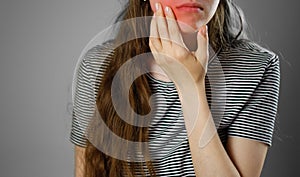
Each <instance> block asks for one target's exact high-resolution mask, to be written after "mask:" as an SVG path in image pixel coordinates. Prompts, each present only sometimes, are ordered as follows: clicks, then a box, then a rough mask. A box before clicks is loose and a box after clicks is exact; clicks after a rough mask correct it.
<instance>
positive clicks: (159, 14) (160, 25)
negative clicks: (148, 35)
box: [155, 3, 170, 47]
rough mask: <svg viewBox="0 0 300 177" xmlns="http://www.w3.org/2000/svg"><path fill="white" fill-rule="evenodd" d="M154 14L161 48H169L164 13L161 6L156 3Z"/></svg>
mask: <svg viewBox="0 0 300 177" xmlns="http://www.w3.org/2000/svg"><path fill="white" fill-rule="evenodd" d="M155 6H156V13H155V18H156V21H157V29H158V30H157V31H158V34H159V37H160V38H161V43H162V46H163V47H164V46H169V45H170V38H169V32H168V25H167V22H166V18H165V15H164V11H163V9H162V6H161V4H160V3H156V4H155Z"/></svg>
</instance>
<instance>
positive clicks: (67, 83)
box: [0, 0, 300, 177]
mask: <svg viewBox="0 0 300 177" xmlns="http://www.w3.org/2000/svg"><path fill="white" fill-rule="evenodd" d="M237 3H238V4H239V5H240V6H241V7H242V9H243V10H244V13H245V16H246V18H247V19H248V22H249V27H250V30H251V31H252V33H251V36H252V38H253V39H254V40H255V41H257V42H258V43H259V44H262V45H263V46H265V47H267V48H269V49H271V50H273V51H275V52H276V53H277V54H278V55H279V56H280V59H281V90H280V94H281V95H280V102H279V104H280V106H279V112H278V114H279V118H278V127H279V128H277V130H276V134H275V135H274V141H273V146H272V147H271V148H270V151H269V153H268V157H267V160H266V163H265V167H264V170H263V174H262V176H263V177H269V176H272V177H282V176H284V177H292V176H296V175H297V174H298V169H297V168H298V167H299V164H300V162H299V147H297V146H298V144H299V137H298V136H299V133H300V131H299V128H298V127H299V124H300V122H299V120H300V119H299V118H300V117H299V116H298V110H299V108H300V107H299V103H298V100H299V92H298V91H299V79H298V77H299V69H300V66H299V63H300V62H299V57H298V55H297V52H298V51H299V46H300V45H299V40H300V39H299V37H300V35H299V31H300V29H299V20H298V17H299V16H300V14H299V10H298V7H299V2H298V1H295V0H293V1H292V0H285V1H278V0H251V1H249V0H237ZM119 9H120V5H119V2H118V1H117V0H85V1H79V0H2V1H1V2H0V44H1V46H0V59H1V60H0V81H1V82H0V118H1V123H0V143H1V146H0V149H1V150H0V176H1V177H68V176H73V163H74V162H73V145H72V144H71V143H70V142H69V133H70V125H71V114H70V111H71V106H70V103H71V84H72V78H73V71H74V68H75V65H76V62H77V60H78V57H79V55H80V53H81V50H82V49H83V48H84V47H85V45H86V44H87V43H88V42H89V41H90V40H91V38H93V37H94V36H95V35H96V34H97V33H98V32H99V31H101V30H103V29H104V28H106V27H107V26H108V25H109V24H111V23H112V22H113V19H114V17H115V16H116V14H117V13H118V11H119Z"/></svg>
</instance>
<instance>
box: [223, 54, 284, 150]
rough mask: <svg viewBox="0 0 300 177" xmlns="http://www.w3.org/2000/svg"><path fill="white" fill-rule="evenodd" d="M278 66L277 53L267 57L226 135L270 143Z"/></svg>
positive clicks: (275, 108)
mask: <svg viewBox="0 0 300 177" xmlns="http://www.w3.org/2000/svg"><path fill="white" fill-rule="evenodd" d="M279 86H280V67H279V58H278V56H277V55H273V57H271V58H269V62H268V65H267V67H266V69H265V72H264V74H263V76H262V78H261V80H260V83H259V84H258V86H257V87H256V89H255V90H254V92H253V94H252V95H251V97H250V98H249V99H248V100H247V102H246V104H245V105H244V107H243V108H242V110H241V111H240V112H239V113H238V116H237V117H236V118H235V119H234V120H233V122H232V124H231V125H230V126H229V128H228V136H237V137H243V138H248V139H252V140H256V141H260V142H263V143H265V144H267V145H269V146H271V145H272V136H273V131H274V124H275V119H276V116H277V107H278V99H279Z"/></svg>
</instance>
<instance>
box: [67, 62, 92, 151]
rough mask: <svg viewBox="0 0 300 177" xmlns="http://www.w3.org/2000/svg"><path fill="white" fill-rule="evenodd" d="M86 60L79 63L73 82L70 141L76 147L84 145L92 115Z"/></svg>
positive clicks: (90, 90)
mask: <svg viewBox="0 0 300 177" xmlns="http://www.w3.org/2000/svg"><path fill="white" fill-rule="evenodd" d="M87 66H88V65H87V63H86V60H85V59H83V60H82V61H81V62H80V63H79V67H78V70H77V75H76V80H75V84H76V85H75V91H74V100H73V111H72V128H71V135H70V140H71V142H72V143H73V144H75V145H78V146H82V147H83V146H85V145H86V138H85V131H86V128H87V126H88V123H89V121H90V119H91V118H92V116H93V114H94V103H95V99H94V93H93V87H92V83H91V81H90V78H89V69H88V67H87Z"/></svg>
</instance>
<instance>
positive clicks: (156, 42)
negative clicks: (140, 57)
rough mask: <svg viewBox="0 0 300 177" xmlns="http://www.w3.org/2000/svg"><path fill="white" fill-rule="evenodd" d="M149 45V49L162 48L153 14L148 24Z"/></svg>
mask: <svg viewBox="0 0 300 177" xmlns="http://www.w3.org/2000/svg"><path fill="white" fill-rule="evenodd" d="M149 46H150V48H151V50H154V49H155V50H159V49H161V48H162V44H161V40H160V38H159V34H158V29H157V21H156V17H155V15H154V16H153V17H152V20H151V24H150V40H149Z"/></svg>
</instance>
